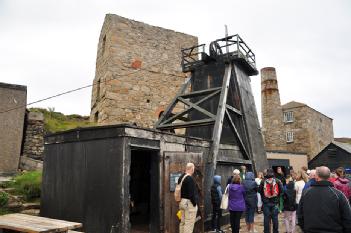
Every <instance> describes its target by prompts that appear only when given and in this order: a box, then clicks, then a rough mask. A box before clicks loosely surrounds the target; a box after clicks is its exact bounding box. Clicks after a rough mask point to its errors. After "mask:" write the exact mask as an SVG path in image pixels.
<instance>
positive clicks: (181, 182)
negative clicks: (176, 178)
mask: <svg viewBox="0 0 351 233" xmlns="http://www.w3.org/2000/svg"><path fill="white" fill-rule="evenodd" d="M187 176H189V175H188V174H185V175H184V176H183V178H182V180H181V181H180V184H179V185H180V186H182V184H183V181H184V180H185V178H186V177H187Z"/></svg>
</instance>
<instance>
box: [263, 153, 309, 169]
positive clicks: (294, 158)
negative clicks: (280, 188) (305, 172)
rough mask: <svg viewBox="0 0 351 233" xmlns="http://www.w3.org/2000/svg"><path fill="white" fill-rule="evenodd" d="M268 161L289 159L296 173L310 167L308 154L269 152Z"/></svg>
mask: <svg viewBox="0 0 351 233" xmlns="http://www.w3.org/2000/svg"><path fill="white" fill-rule="evenodd" d="M267 159H288V160H289V163H290V166H292V167H293V169H294V170H295V171H297V170H299V169H301V167H303V166H306V167H307V165H308V164H307V155H306V154H299V153H289V152H277V151H274V152H270V151H267Z"/></svg>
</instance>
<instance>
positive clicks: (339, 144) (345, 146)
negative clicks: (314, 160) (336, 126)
mask: <svg viewBox="0 0 351 233" xmlns="http://www.w3.org/2000/svg"><path fill="white" fill-rule="evenodd" d="M332 143H333V144H334V145H336V146H337V147H340V148H341V149H343V150H344V151H346V152H349V153H350V154H351V144H349V143H343V142H336V141H333V142H332Z"/></svg>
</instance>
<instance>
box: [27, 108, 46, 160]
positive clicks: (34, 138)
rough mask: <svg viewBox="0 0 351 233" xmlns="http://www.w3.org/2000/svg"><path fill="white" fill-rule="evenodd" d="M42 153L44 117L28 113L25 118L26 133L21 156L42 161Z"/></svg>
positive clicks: (40, 114)
mask: <svg viewBox="0 0 351 233" xmlns="http://www.w3.org/2000/svg"><path fill="white" fill-rule="evenodd" d="M43 152H44V115H43V114H42V113H40V112H29V113H28V114H27V118H26V131H25V138H24V144H23V152H22V155H23V156H24V157H30V158H32V159H38V160H43V157H42V156H43Z"/></svg>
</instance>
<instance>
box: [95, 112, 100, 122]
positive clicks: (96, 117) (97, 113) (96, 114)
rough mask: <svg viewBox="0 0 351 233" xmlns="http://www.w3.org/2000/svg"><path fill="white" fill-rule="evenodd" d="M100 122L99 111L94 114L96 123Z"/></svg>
mask: <svg viewBox="0 0 351 233" xmlns="http://www.w3.org/2000/svg"><path fill="white" fill-rule="evenodd" d="M98 120H99V111H96V112H95V114H94V122H98Z"/></svg>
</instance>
